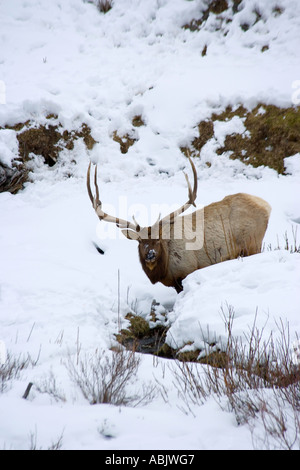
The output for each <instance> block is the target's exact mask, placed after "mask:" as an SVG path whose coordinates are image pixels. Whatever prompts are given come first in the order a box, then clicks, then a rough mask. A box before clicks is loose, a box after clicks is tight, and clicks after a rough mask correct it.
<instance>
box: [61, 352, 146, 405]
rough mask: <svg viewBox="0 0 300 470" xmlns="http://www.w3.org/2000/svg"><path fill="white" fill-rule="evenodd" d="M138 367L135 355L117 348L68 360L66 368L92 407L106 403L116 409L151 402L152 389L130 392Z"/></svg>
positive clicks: (139, 359)
mask: <svg viewBox="0 0 300 470" xmlns="http://www.w3.org/2000/svg"><path fill="white" fill-rule="evenodd" d="M140 363H141V357H140V356H138V355H137V354H135V352H134V351H131V352H128V351H126V350H124V349H121V348H118V349H116V350H114V351H111V352H110V354H109V353H107V352H106V351H101V350H100V351H98V350H97V351H95V353H94V354H92V355H85V357H83V358H82V357H78V358H77V361H74V360H72V359H71V358H69V361H68V363H67V365H66V367H67V370H68V372H69V375H70V378H71V380H72V381H73V383H74V384H75V385H76V386H77V387H78V388H79V389H80V391H81V392H82V394H83V396H84V398H85V399H86V400H88V402H89V403H90V404H91V405H95V404H97V403H109V404H112V405H116V406H121V405H123V406H138V405H142V404H146V403H148V402H149V401H151V400H152V399H153V398H154V395H155V387H153V386H152V385H147V384H140V386H139V388H138V389H136V388H133V381H135V380H136V378H137V374H138V370H139V367H140Z"/></svg>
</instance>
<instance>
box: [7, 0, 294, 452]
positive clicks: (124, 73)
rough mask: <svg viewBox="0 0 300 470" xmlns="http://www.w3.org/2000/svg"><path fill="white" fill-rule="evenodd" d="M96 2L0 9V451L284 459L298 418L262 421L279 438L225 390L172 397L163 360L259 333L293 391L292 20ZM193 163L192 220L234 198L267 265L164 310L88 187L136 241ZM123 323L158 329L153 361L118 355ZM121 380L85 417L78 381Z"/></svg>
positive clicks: (234, 271) (255, 264)
mask: <svg viewBox="0 0 300 470" xmlns="http://www.w3.org/2000/svg"><path fill="white" fill-rule="evenodd" d="M100 3H101V2H98V1H96V0H95V1H94V2H92V1H84V0H65V1H61V0H53V1H51V2H47V1H46V0H42V1H38V0H29V1H27V2H19V1H18V0H12V1H10V2H1V4H0V31H1V34H0V341H2V343H1V344H2V346H1V348H2V349H1V348H0V357H1V351H2V355H3V351H4V348H3V345H5V349H6V351H7V359H6V362H5V363H4V364H2V366H1V365H0V448H4V449H8V450H11V449H29V448H42V449H47V448H51V447H53V448H55V447H57V448H58V447H59V448H62V449H102V450H113V449H126V450H128V449H164V450H172V449H173V450H175V449H182V450H187V449H194V450H196V449H199V450H201V449H253V448H261V449H264V448H271V449H273V448H287V447H291V448H293V449H299V447H300V441H299V435H300V423H299V418H297V419H296V418H295V417H294V414H293V413H294V411H295V408H297V406H298V405H299V402H298V405H297V406H296V405H295V406H294V407H293V405H291V404H290V403H289V402H287V403H286V408H285V407H284V409H283V415H282V416H281V417H278V416H276V418H275V424H276V425H279V422H281V423H282V422H284V424H285V425H286V431H284V432H282V433H283V434H284V439H283V438H282V435H281V436H279V437H278V434H279V435H280V432H277V431H276V432H273V433H272V432H268V431H267V426H266V425H265V423H266V420H264V414H263V413H262V412H261V409H262V408H263V407H261V409H259V407H258V410H257V411H256V412H253V415H251V417H248V419H247V420H246V419H240V408H239V411H238V412H237V409H236V408H234V406H233V405H232V401H230V398H232V397H228V396H226V393H225V392H224V393H223V392H222V393H220V394H219V395H218V391H216V390H214V391H213V390H210V391H209V393H208V396H206V397H205V399H204V397H203V396H201V397H200V396H198V395H197V396H196V395H195V394H194V395H193V393H192V392H191V393H189V392H187V390H185V392H183V389H181V388H180V386H179V385H178V384H180V383H181V382H180V380H179V379H178V374H180V373H181V374H182V375H180V377H183V378H184V377H186V376H185V374H186V373H187V372H186V371H187V370H186V369H181V365H180V364H181V363H180V364H179V365H178V363H177V361H175V360H173V359H170V357H174V356H176V355H178V354H179V356H176V357H181V358H184V357H185V358H187V359H188V360H192V361H197V360H199V359H203V358H205V357H206V355H207V353H208V352H209V353H218V354H219V353H220V354H222V353H224V351H226V345H228V336H229V337H230V338H231V339H232V338H235V339H236V340H237V341H241V343H242V344H243V345H245V344H246V345H247V344H248V343H249V337H250V338H251V331H252V332H254V331H255V334H258V335H260V341H261V343H260V345H261V344H262V342H263V341H266V342H269V343H268V345H269V346H270V344H271V343H272V344H271V349H272V347H273V346H274V348H275V349H276V347H277V346H278V344H279V345H281V346H282V343H285V347H286V350H287V353H288V354H289V355H290V356H289V357H288V358H287V357H286V358H285V359H286V360H287V359H289V358H290V357H292V358H293V365H291V364H290V363H289V367H292V369H291V370H292V373H294V374H295V377H298V376H297V374H299V363H298V362H297V359H295V356H293V345H297V344H298V338H299V336H300V315H299V305H300V291H299V284H300V254H299V252H300V248H299V246H300V241H299V240H300V233H299V230H300V229H298V227H299V224H300V205H299V200H300V137H299V136H300V110H299V104H300V68H299V63H300V50H299V44H300V4H299V2H298V1H297V0H285V1H284V2H283V0H276V1H275V0H265V1H263V2H259V5H258V2H256V1H254V0H242V1H239V0H227V1H223V0H222V1H218V2H216V1H213V2H209V1H206V0H190V1H188V0H149V1H147V2H145V1H142V0H114V1H113V2H112V8H111V9H109V11H107V12H106V13H104V12H103V11H101V8H100ZM108 3H109V2H108ZM188 154H189V155H191V156H192V158H193V161H194V163H195V166H196V169H197V175H198V193H197V207H200V206H203V205H207V204H210V203H212V202H215V201H218V200H220V199H222V198H223V197H225V196H226V195H228V194H233V193H238V192H246V193H250V194H253V195H256V196H259V197H262V198H264V199H265V200H266V201H268V203H269V204H270V205H271V206H272V213H271V218H270V222H269V225H268V229H267V232H266V236H265V239H264V247H263V253H261V254H257V255H254V256H251V257H245V258H239V259H235V260H231V261H226V262H223V263H220V264H217V265H214V266H210V267H208V268H205V269H202V270H199V271H196V272H194V273H192V274H191V275H189V276H188V277H187V278H186V279H185V280H184V282H183V287H184V289H183V292H182V293H180V294H177V293H176V291H175V290H174V289H172V288H168V287H165V286H163V285H162V284H159V283H158V284H155V285H152V284H151V283H150V281H149V279H148V278H147V277H146V275H145V273H144V272H143V270H142V267H141V265H140V263H139V259H138V253H137V243H136V242H135V241H130V240H127V239H126V238H125V237H124V236H123V235H122V233H121V232H120V230H118V229H117V228H116V227H115V226H114V225H112V224H108V223H105V222H103V221H102V222H100V221H99V220H98V218H97V216H96V214H95V212H94V210H93V208H92V206H91V203H90V201H89V198H88V194H87V190H86V172H87V167H88V164H89V162H90V161H92V162H93V163H98V182H99V189H100V197H101V200H102V201H103V206H104V208H105V210H106V211H107V212H108V213H111V214H112V215H115V216H119V217H122V218H125V219H128V220H132V216H133V215H134V216H135V217H136V219H137V220H138V221H139V223H140V224H142V225H150V224H152V223H154V221H155V220H156V219H157V217H158V215H159V214H160V213H161V214H162V215H165V214H167V213H169V212H171V211H172V210H174V209H175V208H177V207H179V206H181V205H182V204H183V203H184V202H185V201H186V198H187V187H186V181H185V178H184V175H183V171H185V172H187V173H188V174H189V175H190V174H191V170H190V165H189V162H188V160H187V158H186V156H187V155H188ZM297 229H298V238H297ZM95 245H96V246H97V247H98V248H100V249H101V251H102V252H103V253H104V254H100V253H99V251H97V250H96V249H95ZM128 314H130V315H128ZM136 316H138V317H141V318H142V319H143V320H146V331H147V332H148V333H149V331H148V329H147V328H149V327H150V328H151V329H153V328H155V327H156V328H160V330H159V331H163V335H164V341H165V345H164V355H165V356H167V357H162V356H161V357H157V356H153V355H146V354H139V353H136V354H135V355H133V356H130V355H129V356H128V357H127V356H126V355H125V356H126V357H125V356H124V355H123V356H122V355H121V356H118V354H117V353H114V352H113V351H115V350H116V348H118V347H119V343H118V341H117V337H118V336H117V335H118V334H120V333H121V330H127V335H128V331H129V330H130V327H131V326H132V325H131V323H130V318H132V317H136ZM143 325H144V324H143ZM229 326H230V328H229ZM257 332H258V333H257ZM148 333H147V334H148ZM140 334H141V336H143V333H140ZM231 335H232V336H231ZM270 337H272V342H271V341H270ZM269 346H268V347H269ZM241 347H242V346H241ZM279 349H280V346H279ZM166 351H167V353H166ZM170 351H171V353H170ZM272 351H273V350H272ZM273 352H274V351H273ZM124 354H125V353H124ZM274 354H275V352H274ZM280 354H281V351H279V357H280ZM180 355H181V356H180ZM185 355H186V356H185ZM118 360H120V361H121V363H117V364H116V362H114V361H118ZM124 361H125V362H124ZM126 361H129V362H126ZM130 361H132V362H130ZM3 362H4V361H3ZM204 362H207V361H204ZM271 362H272V361H271ZM286 362H288V360H287V361H286ZM176 364H177V365H176ZM189 366H190V365H189ZM114 367H115V369H114ZM118 367H121V371H123V372H124V368H125V370H126V369H128V370H131V375H129V377H128V381H127V382H126V393H125V396H122V397H120V396H118V394H116V392H115V391H114V392H113V393H112V395H113V399H107V400H102V401H104V403H98V402H97V403H95V402H94V403H95V404H93V405H91V404H90V403H91V402H93V400H94V397H93V398H91V395H90V393H87V391H86V390H85V391H83V390H82V388H83V387H82V386H80V384H81V385H82V382H85V384H87V383H88V382H89V380H90V381H91V382H93V381H95V380H96V379H95V377H96V376H98V375H97V374H99V376H100V379H99V381H100V385H99V386H100V388H101V380H102V382H103V380H104V377H105V376H108V377H110V374H111V375H112V377H114V378H115V381H116V383H118V379H116V377H120V375H119V372H118V371H119V369H118ZM191 367H192V368H193V370H194V368H197V370H198V373H199V374H200V376H201V377H202V376H203V377H205V374H207V372H209V371H213V370H215V368H213V367H211V365H206V364H199V363H197V364H196V363H194V362H193V364H192V365H191ZM293 367H294V369H295V370H294V369H293ZM80 368H81V369H80ZM195 370H196V369H195ZM95 371H96V375H93V374H95ZM99 371H101V374H102V375H101V374H100V372H99ZM180 371H181V372H180ZM211 373H212V372H211ZM290 373H291V371H290V369H289V374H290ZM78 374H79V375H78ZM82 374H83V375H82ZM258 375H259V377H261V375H260V374H258ZM121 376H122V374H121ZM97 380H98V379H97ZM97 380H96V381H97ZM220 380H221V379H220ZM281 383H282V382H281ZM29 384H32V385H31V386H29V389H28V390H27V391H28V394H27V396H26V398H25V399H24V398H22V397H23V396H24V393H25V390H26V389H27V387H28V385H29ZM174 384H177V386H175V385H174ZM298 384H299V382H298ZM94 385H95V383H94ZM102 385H103V383H102ZM292 386H294V384H292ZM298 386H299V385H298ZM220 387H221V386H220ZM260 387H261V390H262V392H261V393H262V394H264V393H265V394H266V395H262V396H263V397H264V398H263V400H266V401H267V399H266V397H270V398H269V399H270V403H271V402H272V400H275V401H276V399H277V398H278V397H275V398H274V397H272V396H271V391H272V386H271V387H268V384H266V383H264V384H263V386H261V384H260ZM250 388H251V387H250ZM275 388H276V387H275ZM220 389H221V388H219V390H220ZM270 390H271V391H270ZM85 392H86V393H85ZM197 393H198V392H197ZM237 393H240V391H239V392H237ZM116 395H117V396H116ZM238 396H239V397H240V395H238ZM216 397H217V398H216ZM260 398H261V396H260ZM247 400H248V398H247V397H245V399H244V402H245V403H246V402H247ZM95 401H97V400H95ZM242 401H243V400H242ZM280 403H281V402H280ZM220 405H221V406H220ZM275 408H276V407H274V409H275ZM284 413H285V414H284ZM291 416H292V417H291ZM280 420H281V421H280ZM275 424H274V422H272V426H275ZM282 433H281V434H282Z"/></svg>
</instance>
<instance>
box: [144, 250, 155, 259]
mask: <svg viewBox="0 0 300 470" xmlns="http://www.w3.org/2000/svg"><path fill="white" fill-rule="evenodd" d="M155 255H156V253H155V250H149V251H148V253H147V255H146V261H152V260H153V259H154V258H155Z"/></svg>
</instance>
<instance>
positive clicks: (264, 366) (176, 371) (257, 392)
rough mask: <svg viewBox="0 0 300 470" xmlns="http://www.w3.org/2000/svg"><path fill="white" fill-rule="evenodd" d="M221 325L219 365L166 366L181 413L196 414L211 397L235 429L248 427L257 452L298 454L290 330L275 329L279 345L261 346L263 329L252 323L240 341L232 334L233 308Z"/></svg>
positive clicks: (297, 377)
mask: <svg viewBox="0 0 300 470" xmlns="http://www.w3.org/2000/svg"><path fill="white" fill-rule="evenodd" d="M224 319H225V323H226V328H227V338H228V339H227V344H226V347H225V349H224V354H223V359H222V361H221V362H219V361H218V364H215V365H214V364H211V365H212V366H213V367H202V368H199V366H196V365H195V364H193V363H190V362H182V361H179V360H176V361H174V362H173V363H172V365H171V366H170V369H171V371H172V374H173V377H174V380H173V385H174V387H175V388H176V389H177V392H178V396H179V397H180V398H181V400H182V410H183V411H184V412H185V413H192V414H194V411H195V407H196V406H201V405H203V404H204V403H205V402H206V401H207V400H208V399H209V398H210V397H214V399H215V400H216V402H217V403H218V405H219V406H220V407H221V409H222V410H225V411H231V412H233V413H234V415H235V418H236V422H237V424H238V425H245V424H246V425H248V426H249V427H250V429H251V432H252V436H253V443H254V445H255V446H258V448H260V449H262V448H279V449H292V448H295V447H296V448H298V449H300V415H299V411H300V364H299V363H295V362H294V361H293V358H292V351H293V349H292V347H291V344H290V333H289V328H288V325H287V326H286V325H284V324H283V322H281V323H280V324H279V325H278V331H279V333H280V334H279V338H278V340H276V341H275V340H273V337H272V335H271V336H270V337H269V338H268V339H267V340H263V329H262V330H259V329H258V328H257V327H256V325H255V322H254V324H253V327H252V330H251V331H250V333H249V334H248V335H245V337H244V338H243V339H242V338H237V337H234V335H233V333H232V328H233V321H234V310H233V308H232V307H231V306H229V307H228V315H226V316H224ZM163 393H164V396H166V390H165V389H164V391H163ZM258 422H259V423H260V426H258ZM259 429H260V431H258V430H259Z"/></svg>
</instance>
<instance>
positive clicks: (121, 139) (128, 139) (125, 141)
mask: <svg viewBox="0 0 300 470" xmlns="http://www.w3.org/2000/svg"><path fill="white" fill-rule="evenodd" d="M113 140H114V141H115V142H118V144H120V150H121V153H124V154H125V153H127V152H128V150H129V149H130V147H131V146H132V145H133V144H134V143H135V142H136V140H137V139H136V138H134V137H133V136H130V135H129V134H125V135H123V136H120V135H119V134H118V133H117V131H114V132H113Z"/></svg>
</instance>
